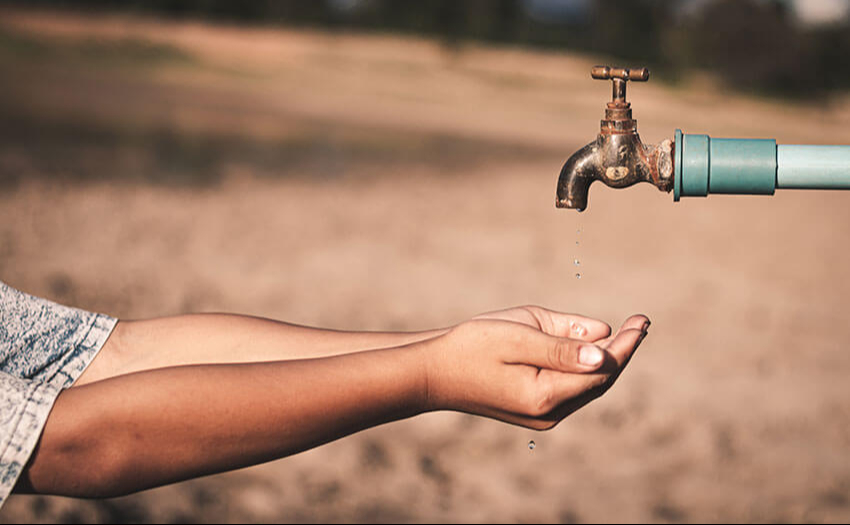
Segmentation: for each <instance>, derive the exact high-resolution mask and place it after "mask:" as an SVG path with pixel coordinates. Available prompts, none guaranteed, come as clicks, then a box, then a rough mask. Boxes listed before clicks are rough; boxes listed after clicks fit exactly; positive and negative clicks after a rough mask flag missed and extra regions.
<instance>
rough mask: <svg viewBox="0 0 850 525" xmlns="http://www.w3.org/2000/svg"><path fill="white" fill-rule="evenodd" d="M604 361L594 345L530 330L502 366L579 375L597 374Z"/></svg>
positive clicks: (605, 356) (602, 354)
mask: <svg viewBox="0 0 850 525" xmlns="http://www.w3.org/2000/svg"><path fill="white" fill-rule="evenodd" d="M606 358H607V353H606V351H605V350H604V349H602V348H601V347H599V346H597V345H595V344H593V343H588V342H586V341H579V340H577V339H569V338H566V337H552V336H550V335H547V334H544V333H542V332H539V331H537V330H533V329H530V330H529V331H528V332H527V333H526V334H525V337H524V338H522V339H521V340H520V341H519V342H518V344H516V345H514V347H513V349H512V351H511V352H510V355H508V356H507V358H506V359H505V363H506V364H513V365H530V366H534V367H537V368H540V369H544V370H556V371H558V372H569V373H579V374H581V373H590V372H593V371H595V370H598V369H599V367H601V366H602V365H603V364H604V363H605V361H606Z"/></svg>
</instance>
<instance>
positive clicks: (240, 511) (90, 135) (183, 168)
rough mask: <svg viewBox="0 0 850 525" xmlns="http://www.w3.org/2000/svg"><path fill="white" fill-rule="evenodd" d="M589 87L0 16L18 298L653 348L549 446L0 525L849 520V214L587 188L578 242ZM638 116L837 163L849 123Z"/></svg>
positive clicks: (476, 445) (518, 68) (370, 464)
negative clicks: (570, 319) (560, 184)
mask: <svg viewBox="0 0 850 525" xmlns="http://www.w3.org/2000/svg"><path fill="white" fill-rule="evenodd" d="M593 62H594V58H592V57H575V56H565V55H558V54H551V53H540V52H529V51H521V50H516V49H492V48H479V47H472V46H469V47H465V48H462V49H461V50H460V51H451V50H446V49H444V48H442V47H440V45H439V44H438V43H434V42H429V41H421V40H413V39H402V38H398V37H392V36H371V37H365V36H353V35H331V34H322V33H314V32H304V31H292V30H289V31H282V30H276V29H248V28H239V27H231V26H214V25H208V24H200V23H188V22H182V23H166V22H161V21H155V20H145V19H138V18H120V17H106V18H93V17H88V18H80V17H76V16H71V15H61V14H52V13H27V12H12V11H2V12H0V79H2V80H0V115H2V118H3V122H4V124H3V126H2V129H0V182H2V194H0V278H2V279H3V280H4V281H6V282H8V283H9V284H11V285H13V286H16V287H18V288H20V289H23V290H25V291H28V292H30V293H34V294H37V295H42V296H46V297H49V298H52V299H54V300H58V301H60V302H65V303H68V304H73V305H77V306H80V307H84V308H90V309H95V310H99V311H104V312H108V313H110V314H112V315H116V316H119V317H124V318H134V317H147V316H157V315H165V314H173V313H179V312H188V311H233V312H242V313H250V314H257V315H262V316H267V317H274V318H281V319H286V320H290V321H293V322H299V323H305V324H313V325H321V326H329V327H337V328H351V329H418V328H426V327H432V326H437V325H447V324H451V323H454V322H458V321H460V320H463V319H464V318H467V317H469V316H471V315H474V314H475V313H478V312H481V311H485V310H489V309H495V308H500V307H505V306H510V305H516V304H526V303H534V304H541V305H545V306H548V307H551V308H556V309H562V310H569V311H578V312H582V313H586V314H589V315H593V316H597V317H600V318H603V319H606V320H608V321H609V322H611V323H612V324H613V323H618V322H620V321H621V320H622V319H624V318H625V317H626V316H628V315H629V314H631V313H633V312H644V313H646V314H648V315H649V316H650V317H651V318H652V321H653V324H652V328H651V334H650V336H649V337H648V338H647V340H646V341H645V342H644V345H643V346H642V348H641V350H640V353H639V355H638V356H637V357H636V359H635V360H634V361H633V362H632V364H631V365H630V369H629V371H628V373H626V374H624V376H623V377H622V378H621V380H620V382H619V383H618V384H617V386H616V387H615V388H614V389H613V390H612V391H611V392H610V393H609V394H608V395H606V396H605V397H603V398H602V399H600V400H598V401H597V402H595V403H594V404H592V405H590V406H589V407H587V408H586V409H584V410H583V411H581V412H579V413H578V414H576V415H574V416H573V417H571V418H570V419H568V420H567V421H565V422H564V423H562V424H561V425H560V426H559V427H558V428H556V429H555V430H553V431H551V432H548V433H543V434H534V433H532V432H530V431H526V430H522V429H518V428H513V427H509V426H507V425H503V424H500V423H495V422H491V421H489V420H484V419H479V418H474V417H471V416H464V415H458V414H448V413H445V414H431V415H427V416H421V417H418V418H415V419H412V420H408V421H404V422H400V423H395V424H391V425H386V426H384V427H380V428H376V429H372V430H370V431H366V432H363V433H360V434H358V435H355V436H352V437H349V438H346V439H343V440H341V441H338V442H336V443H332V444H330V445H327V446H324V447H321V448H319V449H316V450H313V451H310V452H307V453H303V454H300V455H298V456H295V457H292V458H288V459H285V460H281V461H277V462H274V463H271V464H268V465H264V466H260V467H255V468H252V469H246V470H243V471H239V472H235V473H229V474H224V475H219V476H213V477H209V478H205V479H200V480H195V481H192V482H187V483H182V484H178V485H174V486H169V487H165V488H161V489H157V490H152V491H148V492H145V493H141V494H138V495H134V496H130V497H126V498H119V499H115V500H109V501H102V502H85V501H74V500H68V499H62V498H47V497H28V496H15V497H12V498H11V499H10V500H9V501H8V503H7V504H6V505H5V507H4V508H3V509H2V511H0V520H2V521H6V522H11V521H65V522H75V521H81V520H85V521H113V520H116V521H120V522H126V521H165V522H171V521H202V522H217V521H221V520H224V521H299V522H314V521H316V522H319V521H322V522H324V521H333V522H339V521H342V522H351V521H380V522H382V521H400V522H420V521H438V522H441V521H461V522H470V521H509V522H514V521H516V522H558V521H561V522H585V521H609V520H611V521H630V522H635V521H640V522H645V521H653V522H655V521H658V522H666V521H675V522H683V521H695V522H696V521H709V522H716V521H739V520H740V521H812V522H820V521H827V522H846V521H847V520H848V519H850V398H849V397H848V395H850V384H848V380H847V377H848V375H850V353H848V346H850V322H848V315H850V313H848V306H850V279H848V271H847V270H848V268H850V249H848V246H847V241H848V239H850V194H842V193H838V192H835V193H825V192H824V193H821V192H793V191H785V192H781V193H778V194H777V195H776V196H775V197H772V198H766V197H723V196H713V197H710V198H708V199H692V200H686V201H683V202H680V203H675V204H674V203H673V202H672V198H671V197H670V196H669V195H664V194H661V193H660V192H658V191H657V190H655V189H654V188H652V187H649V186H645V185H644V186H638V187H634V188H631V189H628V190H624V191H614V190H610V189H608V188H604V187H594V188H593V189H592V191H591V199H590V207H589V210H588V211H587V212H586V213H584V214H581V215H579V214H577V213H574V212H568V211H563V210H556V209H555V208H554V206H553V202H554V190H555V181H556V179H557V174H558V171H559V169H560V164H561V163H562V162H563V160H564V159H565V158H566V157H567V156H568V155H569V154H570V153H571V152H572V151H574V150H575V149H576V148H577V147H579V146H581V145H582V144H584V143H586V142H588V141H589V140H591V139H592V138H593V137H594V135H595V133H596V129H597V126H598V120H599V119H600V118H601V114H602V109H603V105H604V103H605V101H606V97H608V96H609V88H608V86H606V85H604V84H601V83H598V82H595V81H592V80H590V78H589V74H588V71H589V66H590V65H591V64H592V63H593ZM630 92H631V97H630V98H631V100H632V101H633V104H634V106H635V114H636V117H637V118H638V120H639V123H640V129H641V132H642V136H643V138H644V139H645V140H647V141H650V142H655V141H658V140H661V139H662V138H665V137H668V136H670V135H671V134H672V131H673V129H674V128H676V127H680V128H683V129H685V130H686V131H688V132H706V133H709V134H711V135H712V136H768V137H776V138H777V139H778V140H779V141H780V142H783V143H850V132H848V131H847V130H848V129H850V126H848V124H850V103H848V102H847V101H846V100H845V101H841V100H833V101H830V102H823V103H820V104H789V103H780V102H771V101H759V100H754V99H748V98H744V97H741V96H736V95H733V94H730V93H726V92H724V91H723V90H722V89H720V88H719V87H718V86H717V85H716V84H714V83H711V82H708V81H704V80H703V81H699V82H697V81H693V82H690V83H687V84H683V85H680V86H677V87H675V88H674V87H671V86H669V85H664V84H663V83H660V82H658V81H654V82H650V83H649V84H645V85H638V86H633V87H632V89H631V91H630ZM579 230H580V233H579ZM576 258H578V259H579V260H580V262H581V266H580V267H578V268H576V267H575V266H574V264H573V260H574V259H576ZM577 271H579V272H581V275H582V278H581V279H580V280H579V279H576V278H575V277H574V275H575V274H576V272H577ZM530 439H534V440H535V441H536V443H537V447H536V448H535V449H534V450H533V451H530V450H529V449H528V447H527V446H526V444H527V442H528V441H529V440H530Z"/></svg>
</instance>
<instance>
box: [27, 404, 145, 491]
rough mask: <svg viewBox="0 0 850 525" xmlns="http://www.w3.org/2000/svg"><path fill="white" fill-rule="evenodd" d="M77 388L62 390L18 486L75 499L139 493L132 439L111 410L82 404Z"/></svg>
mask: <svg viewBox="0 0 850 525" xmlns="http://www.w3.org/2000/svg"><path fill="white" fill-rule="evenodd" d="M74 390H76V389H71V390H66V391H65V392H63V393H62V394H60V396H59V398H58V399H57V401H56V404H55V405H54V408H53V410H52V412H51V414H50V416H49V417H48V420H47V424H46V425H45V427H44V431H43V432H42V435H41V438H40V440H39V443H38V446H37V447H36V449H35V452H34V453H33V455H32V457H31V458H30V460H29V462H28V463H27V465H26V467H25V469H24V472H23V473H22V475H21V479H20V481H19V483H18V487H17V490H18V491H20V492H28V493H34V494H49V495H55V496H69V497H75V498H111V497H116V496H123V495H126V494H130V493H132V492H136V491H138V490H140V488H142V487H138V486H137V480H136V476H135V474H134V466H133V461H132V458H133V454H132V446H131V445H132V444H131V443H129V441H128V439H127V437H126V432H122V431H120V430H119V431H118V432H116V427H118V425H115V424H114V422H113V421H110V420H109V416H108V412H106V411H98V410H97V409H96V408H95V407H83V408H82V409H79V406H80V405H79V404H78V403H76V401H77V399H75V398H76V397H77V396H76V394H77V393H76V392H74Z"/></svg>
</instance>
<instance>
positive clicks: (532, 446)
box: [528, 441, 537, 450]
mask: <svg viewBox="0 0 850 525" xmlns="http://www.w3.org/2000/svg"><path fill="white" fill-rule="evenodd" d="M536 446H537V443H535V442H534V441H529V442H528V450H534V447H536Z"/></svg>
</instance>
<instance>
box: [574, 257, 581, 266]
mask: <svg viewBox="0 0 850 525" xmlns="http://www.w3.org/2000/svg"><path fill="white" fill-rule="evenodd" d="M573 264H575V265H576V266H581V261H579V260H578V259H573Z"/></svg>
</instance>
